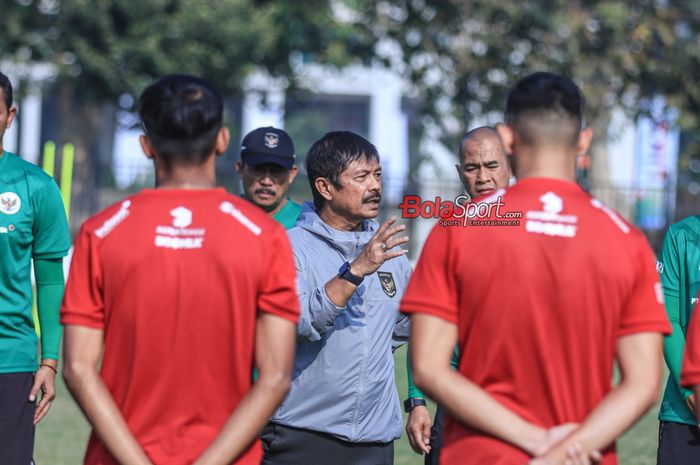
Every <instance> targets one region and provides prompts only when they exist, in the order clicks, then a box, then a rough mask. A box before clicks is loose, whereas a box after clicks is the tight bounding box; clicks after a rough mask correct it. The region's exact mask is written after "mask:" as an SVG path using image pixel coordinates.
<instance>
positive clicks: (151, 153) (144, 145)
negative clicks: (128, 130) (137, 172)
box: [139, 134, 156, 160]
mask: <svg viewBox="0 0 700 465" xmlns="http://www.w3.org/2000/svg"><path fill="white" fill-rule="evenodd" d="M139 143H140V144H141V149H142V150H143V153H144V154H145V155H146V158H148V159H149V160H153V159H154V158H155V156H156V151H155V150H154V149H153V145H151V140H150V139H149V138H148V136H147V135H146V134H141V136H139Z"/></svg>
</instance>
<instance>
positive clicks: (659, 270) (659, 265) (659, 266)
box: [656, 260, 664, 274]
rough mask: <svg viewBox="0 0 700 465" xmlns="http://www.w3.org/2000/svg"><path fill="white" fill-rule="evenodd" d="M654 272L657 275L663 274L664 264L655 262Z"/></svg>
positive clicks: (659, 261) (658, 261)
mask: <svg viewBox="0 0 700 465" xmlns="http://www.w3.org/2000/svg"><path fill="white" fill-rule="evenodd" d="M656 272H657V273H659V274H663V272H664V262H662V261H661V260H656Z"/></svg>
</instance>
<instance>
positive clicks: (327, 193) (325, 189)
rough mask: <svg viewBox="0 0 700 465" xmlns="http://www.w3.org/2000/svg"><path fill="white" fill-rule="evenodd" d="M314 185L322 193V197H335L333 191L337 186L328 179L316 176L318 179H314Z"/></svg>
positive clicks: (329, 198) (328, 198)
mask: <svg viewBox="0 0 700 465" xmlns="http://www.w3.org/2000/svg"><path fill="white" fill-rule="evenodd" d="M314 186H315V187H316V190H317V191H318V193H319V194H321V197H323V198H324V199H326V200H331V199H333V191H334V190H335V188H334V187H333V185H332V184H331V182H330V181H329V180H328V179H326V178H316V181H314Z"/></svg>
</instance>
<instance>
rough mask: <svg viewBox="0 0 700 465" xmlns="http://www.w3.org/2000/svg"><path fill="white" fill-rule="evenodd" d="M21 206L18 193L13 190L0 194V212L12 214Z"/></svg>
mask: <svg viewBox="0 0 700 465" xmlns="http://www.w3.org/2000/svg"><path fill="white" fill-rule="evenodd" d="M20 207H22V201H21V200H20V198H19V195H17V194H15V193H14V192H4V193H2V194H0V213H4V214H6V215H14V214H15V213H17V212H18V211H19V209H20Z"/></svg>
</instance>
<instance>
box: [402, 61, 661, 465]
mask: <svg viewBox="0 0 700 465" xmlns="http://www.w3.org/2000/svg"><path fill="white" fill-rule="evenodd" d="M582 104H583V99H582V96H581V94H580V91H579V89H578V88H577V87H576V85H575V84H574V83H573V82H571V81H570V80H569V79H567V78H564V77H562V76H558V75H554V74H550V73H536V74H533V75H530V76H527V77H525V78H524V79H523V80H521V81H520V82H519V83H518V84H517V85H516V86H515V87H514V88H513V90H512V91H511V92H510V94H509V96H508V104H507V115H506V116H507V119H506V124H505V125H499V127H498V130H499V134H500V136H501V139H502V140H503V142H504V147H505V148H506V151H507V153H510V154H512V156H513V157H514V163H515V167H516V175H517V177H518V183H517V184H516V185H514V186H513V187H511V188H509V189H508V190H499V191H497V192H496V193H494V194H492V196H491V197H490V198H487V199H485V200H484V202H493V203H494V204H497V203H499V202H498V200H499V197H501V199H500V203H502V204H503V205H502V206H501V208H500V211H499V208H494V209H492V216H491V218H490V219H491V220H493V221H494V223H493V224H499V226H483V225H482V224H484V223H479V221H472V220H469V221H467V225H466V226H453V227H445V226H436V227H435V228H434V229H433V231H432V233H431V235H430V237H429V239H428V241H427V243H426V244H425V247H424V249H423V253H422V256H421V258H420V260H419V262H418V264H417V267H416V270H415V272H414V275H413V278H412V279H411V282H410V284H409V286H408V289H407V291H406V294H405V296H404V299H403V302H402V307H401V308H402V311H404V312H407V313H411V314H412V315H411V316H412V321H411V355H412V363H413V369H414V371H413V374H414V377H415V382H416V384H418V386H419V387H420V388H421V389H424V390H425V391H426V393H427V394H428V395H429V396H430V397H432V398H434V399H435V400H436V401H437V402H438V403H439V404H440V405H442V406H444V407H446V408H447V409H448V411H449V412H450V416H451V418H450V419H449V421H448V424H447V427H446V430H445V439H444V441H445V443H444V447H443V450H442V455H441V462H440V463H442V464H450V465H455V464H467V465H471V464H475V465H476V464H479V465H482V464H499V465H511V464H512V465H522V464H524V463H526V462H527V461H528V460H531V461H532V463H538V464H541V463H551V464H563V463H564V462H565V461H566V460H567V454H569V455H570V457H572V458H574V459H575V460H577V461H579V462H580V463H586V462H587V461H588V459H589V456H590V455H596V454H595V451H596V450H600V451H601V452H602V455H603V457H602V462H603V464H605V465H612V464H615V463H617V458H616V455H615V451H614V445H613V442H614V440H615V438H616V437H618V436H619V435H620V434H621V433H622V432H623V431H625V429H627V428H628V427H629V426H630V425H631V424H632V423H633V422H634V421H635V420H637V419H638V418H639V417H640V415H642V414H643V412H644V411H645V410H646V409H647V408H649V407H650V406H651V405H652V403H653V402H654V400H655V399H656V398H657V396H658V392H659V382H660V377H661V345H662V333H668V331H669V324H668V321H667V319H666V315H665V312H664V308H663V303H662V297H661V289H660V284H659V278H658V275H657V273H656V271H655V267H654V256H653V253H652V251H651V249H650V248H649V246H648V244H647V242H646V240H645V238H644V236H643V235H642V234H641V232H639V231H638V230H636V229H635V228H634V227H632V226H631V225H630V224H629V223H627V222H626V221H624V220H623V219H622V218H620V217H619V216H618V215H617V214H616V213H615V212H613V211H612V210H610V209H608V208H607V207H606V206H604V205H603V204H601V203H600V202H599V201H597V200H595V199H593V198H591V197H590V196H589V195H588V194H587V193H586V192H584V191H583V190H582V189H581V188H580V187H579V186H578V185H577V184H575V182H574V169H575V159H576V156H577V155H581V154H583V153H585V152H586V150H587V149H588V147H589V144H590V140H591V131H590V130H589V129H582V120H583V118H582ZM507 212H510V214H509V215H510V217H509V218H506V216H508V215H507ZM516 212H522V218H520V219H518V220H515V219H513V217H514V216H517V215H514V214H515V213H516ZM499 215H501V216H502V218H498V216H499ZM483 257H488V259H486V260H484V259H483ZM457 342H458V343H459V348H460V361H459V367H458V372H455V371H453V370H452V369H451V368H450V358H451V357H452V353H453V349H454V345H455V343H457ZM615 359H617V361H618V363H619V366H620V369H621V373H622V380H621V382H620V384H619V385H617V386H616V387H614V388H613V387H612V386H611V377H612V369H613V362H614V360H615ZM535 457H539V458H535Z"/></svg>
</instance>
